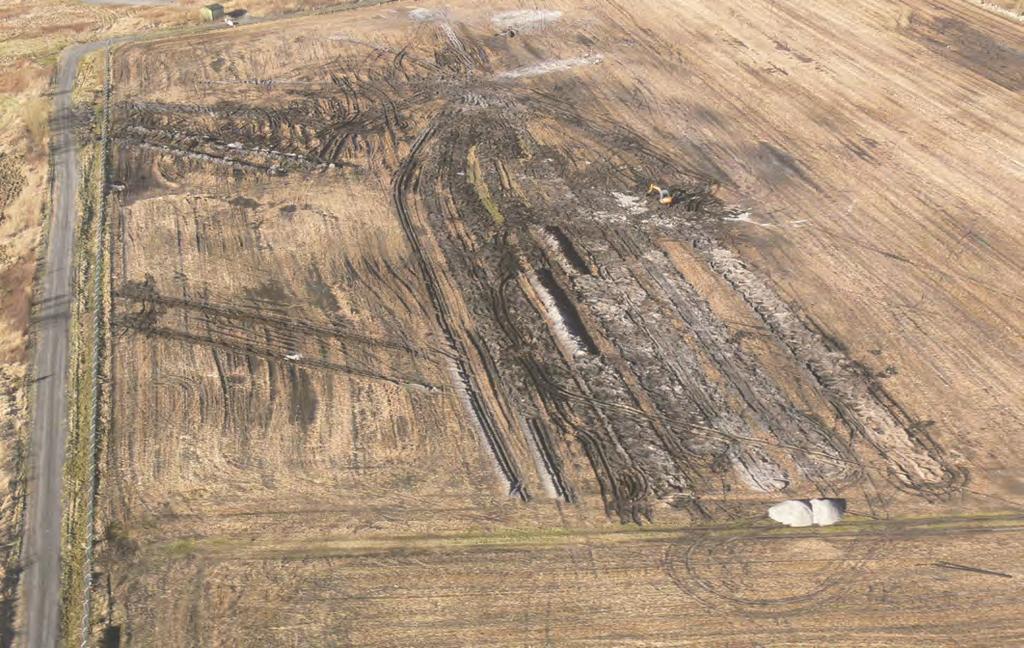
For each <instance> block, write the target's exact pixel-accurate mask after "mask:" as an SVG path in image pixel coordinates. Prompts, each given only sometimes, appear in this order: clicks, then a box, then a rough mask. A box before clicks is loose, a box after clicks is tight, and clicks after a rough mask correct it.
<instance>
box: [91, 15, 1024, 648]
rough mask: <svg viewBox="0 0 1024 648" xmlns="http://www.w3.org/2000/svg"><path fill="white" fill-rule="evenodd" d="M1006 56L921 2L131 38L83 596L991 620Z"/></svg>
mask: <svg viewBox="0 0 1024 648" xmlns="http://www.w3.org/2000/svg"><path fill="white" fill-rule="evenodd" d="M1022 51H1024V35H1022V32H1021V27H1020V26H1019V25H1018V24H1015V23H1012V22H1010V21H1007V20H1004V19H1001V18H999V17H998V16H994V15H992V14H988V13H985V12H983V11H981V10H980V9H978V8H977V7H975V6H973V5H970V4H968V3H959V2H945V3H934V2H925V1H920V2H917V1H915V2H906V3H898V4H897V5H888V4H882V3H873V2H853V3H850V2H847V3H838V2H835V3H818V4H817V5H814V6H807V5H806V4H797V3H790V2H752V3H751V2H748V3H739V2H721V3H714V5H713V6H708V5H707V4H706V3H699V2H677V3H672V4H666V3H657V2H638V3H629V4H626V3H622V4H619V3H616V2H610V1H609V2H600V3H595V4H588V5H585V6H584V5H583V4H582V3H574V2H552V3H550V4H549V5H546V6H545V7H544V8H543V9H537V8H535V7H530V8H524V7H519V6H515V5H512V4H509V6H507V7H506V6H501V7H497V6H489V7H487V8H483V7H481V6H479V4H474V3H464V2H455V3H450V4H448V5H446V8H444V9H431V8H425V7H422V6H415V5H409V6H404V5H401V4H397V5H387V6H384V7H376V8H364V9H359V10H354V11H351V12H346V13H340V14H336V15H332V16H322V17H316V18H303V19H297V20H294V21H281V22H277V23H274V24H272V25H263V26H260V25H256V26H251V27H244V28H237V29H235V30H228V31H224V32H222V33H218V34H215V35H204V36H202V37H188V38H183V39H182V38H178V39H168V40H163V41H160V40H158V41H154V42H148V43H140V44H133V45H125V46H122V47H120V48H119V49H118V50H117V52H116V55H115V57H114V65H113V79H112V83H113V95H112V99H111V105H110V108H111V111H112V113H111V114H112V128H111V136H112V143H113V147H112V150H113V159H112V160H111V175H112V180H113V181H114V182H115V183H116V184H115V189H116V191H115V193H114V194H112V196H111V201H110V205H111V214H110V219H109V220H110V222H111V223H112V229H111V232H110V234H111V241H112V258H113V264H112V266H113V271H112V275H111V294H112V298H113V299H112V302H113V308H112V314H111V328H112V334H113V335H112V359H113V360H112V367H113V369H112V375H111V380H112V400H111V408H112V410H111V411H112V420H111V429H110V431H109V434H108V436H107V438H106V440H105V445H104V456H103V467H102V474H101V492H100V508H101V516H102V520H103V525H104V526H105V528H106V529H107V533H106V540H105V542H104V543H103V545H102V547H101V550H100V560H99V563H98V567H99V568H100V569H101V571H102V576H103V577H102V578H101V579H100V580H99V581H98V587H97V595H98V596H99V597H100V598H102V599H103V602H102V604H99V605H96V606H95V609H96V610H97V617H96V619H95V621H96V631H97V633H101V632H102V633H106V636H107V637H108V638H109V637H114V636H118V637H119V639H120V641H121V642H122V643H124V644H126V645H188V644H195V645H254V644H257V643H260V644H273V645H353V646H365V645H395V646H402V645H412V644H413V643H416V644H419V645H558V646H562V645H615V646H620V645H685V644H693V645H702V646H705V645H721V646H737V645H762V644H767V645H778V644H780V643H785V642H791V643H794V644H803V645H863V644H864V643H869V642H874V643H881V644H893V645H906V644H913V643H917V642H918V641H919V640H921V639H922V638H923V639H924V640H925V641H927V642H928V643H930V644H932V645H945V644H950V645H951V644H958V645H963V644H972V643H973V644H977V645H990V646H991V645H1012V644H1013V643H1014V641H1015V639H1019V638H1020V633H1021V629H1020V625H1019V621H1018V619H1019V616H1020V611H1021V610H1020V606H1019V604H1018V602H1017V600H1018V599H1019V597H1020V595H1021V589H1020V585H1019V583H1020V579H1021V578H1022V577H1024V574H1022V573H1020V572H1019V569H1020V565H1021V559H1022V557H1024V546H1022V543H1021V539H1020V534H1019V531H1020V513H1019V510H1020V509H1019V503H1018V502H1019V500H1020V498H1021V496H1022V495H1024V480H1022V475H1021V470H1020V468H1019V466H1020V462H1021V453H1020V450H1019V448H1018V447H1017V444H1016V443H1015V441H1014V439H1015V438H1016V436H1017V435H1018V432H1019V430H1020V428H1021V418H1022V417H1021V414H1022V406H1024V403H1022V400H1021V396H1020V394H1021V393H1022V392H1021V387H1022V385H1021V382H1022V380H1021V376H1022V375H1024V373H1022V372H1021V368H1022V367H1024V349H1022V343H1021V340H1022V339H1024V338H1022V336H1021V333H1022V331H1021V322H1024V294H1022V292H1021V288H1020V286H1021V285H1024V284H1022V282H1021V279H1022V276H1021V275H1022V274H1024V272H1022V270H1024V268H1022V263H1021V257H1020V250H1021V249H1022V243H1024V241H1022V240H1021V238H1022V235H1021V231H1022V230H1021V228H1020V214H1019V205H1020V202H1021V198H1022V197H1024V196H1022V195H1021V191H1020V186H1021V184H1020V181H1021V180H1022V175H1024V168H1022V167H1021V166H1020V162H1019V158H1020V153H1021V151H1022V139H1024V131H1022V126H1024V124H1022V123H1021V115H1020V111H1019V109H1015V106H1016V107H1017V108H1019V106H1017V104H1018V103H1019V94H1020V91H1021V89H1022V88H1024V64H1022V61H1024V54H1022ZM652 181H653V182H657V183H660V184H667V185H671V186H673V187H676V188H678V189H679V191H680V192H681V193H680V196H681V200H680V202H679V203H678V204H676V205H673V206H671V207H666V206H662V205H659V204H657V201H656V200H654V199H652V198H649V197H647V196H645V195H644V194H645V190H646V188H647V185H648V184H649V183H650V182H652ZM816 496H826V497H841V498H844V499H846V501H847V506H848V514H847V517H846V518H845V520H844V522H843V524H841V525H840V526H837V527H832V528H814V529H810V530H806V529H804V530H791V529H785V528H782V527H777V526H774V525H773V524H772V523H771V522H769V521H768V520H767V519H766V518H765V517H764V510H765V508H766V507H767V506H768V505H769V504H771V503H774V502H776V501H779V500H781V499H787V498H790V497H816ZM965 568H967V569H965ZM972 569H973V570H974V571H972ZM978 570H981V571H978ZM114 628H116V630H114Z"/></svg>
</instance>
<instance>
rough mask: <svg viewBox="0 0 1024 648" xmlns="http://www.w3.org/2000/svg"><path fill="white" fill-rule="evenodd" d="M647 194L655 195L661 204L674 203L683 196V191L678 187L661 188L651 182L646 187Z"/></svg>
mask: <svg viewBox="0 0 1024 648" xmlns="http://www.w3.org/2000/svg"><path fill="white" fill-rule="evenodd" d="M647 195H648V196H657V197H658V202H660V203H661V204H662V205H674V204H676V203H677V202H679V201H680V199H682V198H683V192H682V191H680V190H679V189H662V188H661V187H659V186H658V185H656V184H654V183H653V182H652V183H651V184H650V186H649V187H647Z"/></svg>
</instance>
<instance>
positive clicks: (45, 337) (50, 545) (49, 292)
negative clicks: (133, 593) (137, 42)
mask: <svg viewBox="0 0 1024 648" xmlns="http://www.w3.org/2000/svg"><path fill="white" fill-rule="evenodd" d="M106 43H107V41H103V42H96V43H87V44H84V45H75V46H72V47H69V48H68V49H66V50H65V51H64V53H63V54H62V56H61V59H60V62H59V63H58V67H57V82H56V90H55V95H54V116H53V135H52V137H53V139H52V151H53V173H54V176H53V188H52V191H53V195H52V201H53V214H52V217H51V218H52V219H53V220H52V222H51V223H50V229H49V241H48V245H47V251H46V265H45V266H44V269H43V279H42V294H41V295H40V296H39V297H38V298H37V299H38V301H39V303H40V304H41V306H40V308H39V313H38V315H37V316H38V319H39V323H38V329H37V335H38V338H37V344H36V352H35V367H36V381H37V385H38V387H37V389H36V398H35V417H34V419H33V423H32V455H31V459H30V461H31V468H30V470H29V475H30V477H29V480H30V481H29V487H28V506H27V508H26V512H25V536H24V549H23V562H24V566H25V573H24V578H23V580H22V587H23V588H24V590H23V591H24V597H23V600H24V601H25V607H24V614H25V626H24V627H25V634H24V642H23V645H26V646H40V647H43V646H55V645H56V644H57V619H58V607H59V602H60V524H61V504H60V493H61V478H62V468H63V465H64V441H65V438H66V437H67V411H68V409H67V400H66V399H65V391H66V386H67V370H68V321H69V318H70V303H71V278H72V267H73V266H72V251H73V245H74V231H75V222H76V220H77V211H76V209H75V194H76V193H77V190H78V182H77V178H78V167H77V159H76V157H75V146H74V133H73V119H72V111H71V89H72V86H73V85H74V81H75V71H76V70H77V69H78V62H79V61H80V60H81V58H82V56H84V55H85V54H88V53H89V52H92V51H94V50H97V49H99V48H101V47H104V46H105V45H106Z"/></svg>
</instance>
